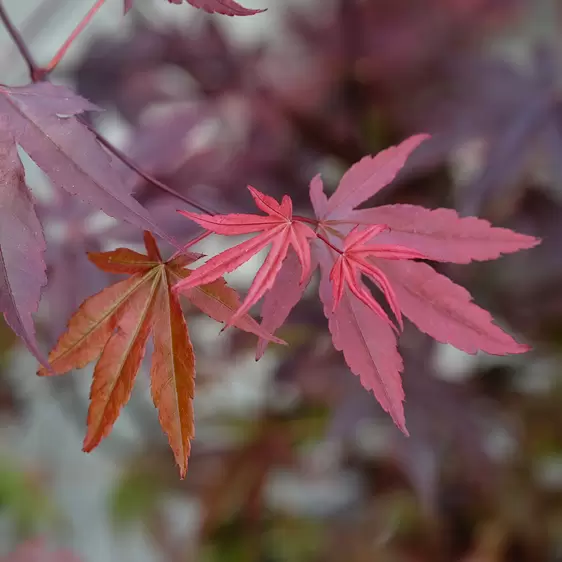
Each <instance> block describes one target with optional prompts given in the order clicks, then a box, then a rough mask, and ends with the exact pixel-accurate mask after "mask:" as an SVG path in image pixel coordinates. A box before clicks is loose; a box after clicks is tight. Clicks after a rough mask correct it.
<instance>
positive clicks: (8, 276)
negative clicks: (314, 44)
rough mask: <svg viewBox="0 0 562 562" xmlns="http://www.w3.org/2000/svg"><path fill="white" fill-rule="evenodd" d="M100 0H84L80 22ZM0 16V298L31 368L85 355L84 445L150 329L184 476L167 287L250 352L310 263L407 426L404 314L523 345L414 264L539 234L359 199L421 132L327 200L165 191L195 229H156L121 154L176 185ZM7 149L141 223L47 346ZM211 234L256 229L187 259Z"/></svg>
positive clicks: (354, 349) (270, 329)
mask: <svg viewBox="0 0 562 562" xmlns="http://www.w3.org/2000/svg"><path fill="white" fill-rule="evenodd" d="M169 2H170V3H173V4H181V3H182V2H181V0H169ZM102 3H103V2H97V3H96V4H95V6H94V8H93V9H92V10H91V11H90V12H89V13H88V15H87V16H86V18H85V20H84V21H85V22H87V20H88V19H89V18H91V16H92V15H93V14H94V13H95V12H96V10H97V9H99V6H101V4H102ZM189 3H190V4H192V5H193V6H195V7H197V8H201V9H203V10H206V11H207V12H211V13H213V12H216V13H220V14H226V15H230V16H234V15H251V14H256V13H258V12H260V11H262V10H250V9H246V8H243V7H241V6H240V5H239V4H237V3H235V2H233V1H231V0H208V1H200V0H189ZM132 5H133V2H132V1H131V0H125V4H124V7H125V11H128V10H129V9H131V8H132ZM0 15H1V16H2V19H3V21H4V23H5V25H6V27H7V28H8V30H9V31H10V33H11V34H12V37H13V39H14V40H15V41H16V43H17V44H18V45H19V46H20V50H21V52H22V55H23V56H24V57H26V60H27V62H28V65H29V67H30V71H31V76H32V79H33V80H34V83H32V84H29V85H27V86H21V87H8V86H1V87H0V118H1V126H0V171H1V173H2V177H3V181H2V185H1V187H0V309H1V310H2V312H3V313H4V316H5V318H6V321H7V322H8V324H9V325H10V326H11V328H12V329H13V330H14V332H15V333H16V334H17V335H18V336H20V337H21V338H22V340H23V341H24V342H25V344H26V345H27V347H28V348H29V350H30V351H31V352H32V353H34V354H35V356H36V357H37V359H38V360H39V361H40V362H41V363H42V366H41V368H40V370H39V374H40V375H43V376H49V375H54V374H62V373H65V372H68V371H69V370H71V369H75V368H82V367H84V366H85V365H86V364H88V363H90V362H92V361H96V367H95V370H94V375H93V382H92V387H91V395H90V398H91V404H90V409H89V412H88V420H87V426H88V429H87V435H86V438H85V441H84V450H85V451H91V450H92V449H93V448H94V447H96V446H97V445H98V444H99V443H100V441H101V440H102V439H103V438H104V437H106V436H107V435H108V434H109V432H110V430H111V428H112V426H113V424H114V423H115V421H116V419H117V417H118V415H119V411H120V409H121V408H122V406H124V405H125V403H126V402H127V401H128V399H129V397H130V395H131V391H132V387H133V383H134V380H135V377H136V375H137V373H138V371H139V368H140V364H141V362H142V360H143V357H144V354H145V348H146V345H147V342H148V339H149V337H150V336H152V338H153V342H154V351H153V354H152V365H151V390H152V398H153V402H154V405H155V407H156V408H157V410H158V413H159V419H160V423H161V425H162V428H163V430H164V431H165V432H166V434H167V435H168V438H169V442H170V446H171V448H172V450H173V452H174V455H175V458H176V462H177V464H178V465H179V468H180V475H181V477H182V478H183V477H184V476H185V474H186V472H187V464H188V456H189V451H190V442H191V440H192V438H193V436H194V420H193V404H192V402H193V398H194V393H195V355H194V350H193V347H192V345H191V342H190V338H189V333H188V326H187V323H186V320H185V318H184V315H183V312H182V308H181V305H180V301H179V296H180V295H183V296H185V297H186V298H187V299H188V300H189V301H190V303H191V304H193V305H195V306H196V307H197V308H199V309H200V310H201V311H202V312H203V313H204V314H206V315H208V316H209V317H211V318H212V319H214V320H216V321H218V322H223V323H225V327H227V326H230V325H232V326H236V327H237V328H240V329H242V330H245V331H247V332H249V333H252V334H254V335H256V336H258V338H259V340H258V344H257V352H256V359H259V358H260V357H261V356H262V355H263V353H264V351H265V348H266V346H267V344H268V343H269V342H275V343H278V344H279V343H284V342H283V341H282V340H280V339H279V338H277V337H276V336H275V335H274V332H275V331H276V330H278V329H279V328H280V327H281V326H282V325H283V323H284V322H285V321H286V319H287V318H288V315H289V313H290V312H291V310H292V309H293V308H294V307H295V306H296V305H297V303H298V302H299V301H300V300H301V298H302V296H303V293H304V291H305V289H306V287H307V285H308V284H309V283H310V281H311V279H312V278H313V275H314V273H315V272H316V270H317V269H319V272H320V284H319V297H320V301H321V303H322V305H323V310H324V314H325V316H326V318H327V320H328V327H329V330H330V333H331V335H332V341H333V345H334V347H335V348H336V349H337V350H339V351H341V352H342V353H343V356H344V358H345V361H346V362H347V364H348V366H349V368H350V370H351V371H352V372H353V373H354V374H355V375H357V376H358V377H359V379H360V381H361V383H362V385H363V386H364V387H365V388H366V389H367V390H370V391H372V392H373V393H374V395H375V397H376V399H377V400H378V402H379V403H380V404H381V406H382V408H383V409H384V410H385V411H387V412H388V413H389V414H390V415H391V416H392V419H393V420H394V422H395V423H396V425H397V426H398V427H399V428H400V429H401V430H402V431H403V432H404V433H407V429H406V421H405V414H404V407H403V400H404V392H403V389H402V382H401V372H402V370H403V362H402V358H401V356H400V354H399V352H398V348H397V335H399V334H400V332H401V331H402V329H403V327H404V322H403V316H405V317H406V318H408V319H409V320H410V321H411V322H412V323H413V324H415V325H416V326H417V327H418V328H419V329H420V330H421V331H422V332H424V333H426V334H428V335H430V336H431V337H433V338H434V339H436V340H437V341H439V342H444V343H449V344H451V345H453V346H455V347H457V348H458V349H461V350H463V351H465V352H467V353H476V352H478V351H484V352H487V353H490V354H495V355H505V354H517V353H524V352H526V351H527V350H528V349H529V346H527V345H524V344H520V343H517V342H516V341H515V340H514V339H513V338H512V337H511V336H510V335H509V334H507V333H505V332H504V331H503V330H502V329H500V328H499V327H498V326H497V325H496V324H494V323H493V320H492V317H491V315H490V314H489V313H488V312H487V311H485V310H483V309H481V308H479V307H478V306H477V305H476V304H474V303H473V302H472V297H471V295H470V294H469V293H468V292H467V291H466V290H465V289H464V288H463V287H461V286H459V285H456V284H455V283H453V282H452V281H451V280H450V279H449V278H448V277H446V276H444V275H441V274H440V273H438V272H437V271H435V269H433V267H432V266H431V265H429V264H428V263H426V262H427V261H430V262H451V263H459V264H466V263H469V262H471V261H484V260H494V259H497V258H499V257H500V256H501V255H503V254H509V253H513V252H517V251H519V250H522V249H529V248H532V247H534V246H535V245H537V244H538V243H539V240H538V239H537V238H535V237H532V236H527V235H523V234H518V233H516V232H513V231H511V230H508V229H505V228H496V227H493V226H492V225H491V224H490V223H489V222H488V221H486V220H483V219H478V218H474V217H460V216H459V215H458V214H457V213H456V212H455V211H453V210H451V209H444V208H438V209H426V208H424V207H420V206H416V205H409V204H397V205H382V206H378V207H362V205H364V204H366V203H368V202H369V201H370V200H371V199H372V198H373V197H374V196H375V195H377V194H378V192H379V191H380V190H381V189H382V188H383V187H385V186H386V185H388V184H390V183H391V182H392V181H393V180H394V179H395V177H396V176H397V174H398V173H399V172H400V170H401V169H402V168H403V167H404V165H405V163H406V160H407V159H408V157H409V156H410V155H411V154H412V153H413V152H414V151H415V150H416V149H417V148H418V147H419V146H420V144H422V143H423V142H424V141H426V140H427V138H428V136H427V135H422V134H417V135H413V136H411V137H409V138H407V139H406V140H405V141H404V142H402V143H401V144H399V145H398V146H394V147H391V148H388V149H386V150H383V151H382V152H379V153H378V154H376V155H375V156H365V157H363V158H361V159H360V160H359V161H357V162H356V163H354V164H353V165H352V166H351V167H350V168H349V169H348V170H347V171H346V172H345V174H344V175H343V177H342V178H341V181H340V183H339V185H338V187H337V189H336V190H335V191H334V192H333V193H332V194H331V195H330V196H329V197H328V196H327V195H326V193H325V192H324V188H323V185H322V181H321V179H320V176H315V177H313V178H312V180H311V181H310V189H309V194H310V203H311V206H312V212H311V216H301V215H297V214H294V213H293V201H292V199H291V198H290V197H289V196H288V195H284V196H283V197H282V199H281V201H280V202H279V201H277V200H276V199H274V198H273V197H271V196H269V195H266V194H264V193H262V192H260V191H258V189H256V188H255V187H251V186H250V187H249V188H248V189H249V191H250V194H251V196H252V197H253V200H254V202H255V204H256V206H257V207H258V209H259V210H260V211H261V213H262V214H241V213H231V214H218V213H215V212H211V210H210V209H207V208H205V207H204V206H202V205H200V204H199V203H197V202H196V201H193V200H191V199H187V198H185V197H183V196H180V195H179V194H176V195H177V196H178V198H181V199H183V200H184V203H186V204H188V205H190V206H191V207H192V208H195V209H197V210H198V211H199V212H197V213H196V212H192V211H181V214H182V215H183V216H184V217H186V218H187V219H188V220H189V221H191V222H192V223H195V224H196V225H198V226H199V227H202V228H203V229H204V230H203V233H202V234H201V235H199V236H197V237H195V238H193V237H192V239H191V240H189V239H188V241H187V243H185V245H183V246H182V243H184V241H182V240H179V241H178V240H177V237H176V236H173V235H172V234H170V233H169V232H168V228H167V227H166V226H165V221H162V220H156V219H155V218H154V217H153V216H152V214H151V213H150V212H149V211H148V210H147V209H146V208H145V207H143V205H141V203H139V201H138V200H137V199H136V198H135V197H134V196H133V194H132V188H131V184H130V183H128V182H127V181H125V180H124V179H123V175H122V174H120V170H121V171H122V168H123V165H125V166H126V167H127V168H128V169H129V171H132V172H134V173H136V174H138V175H140V176H142V177H143V178H144V179H146V180H147V181H148V182H149V183H150V184H151V185H152V187H153V188H158V189H160V190H162V191H166V192H168V193H171V194H172V195H173V194H174V191H173V189H172V188H170V187H169V186H167V185H166V184H164V183H162V182H160V181H158V180H156V179H155V178H153V177H152V176H151V175H149V174H148V173H146V172H145V171H144V170H143V169H142V168H141V167H139V165H138V164H136V163H135V162H133V161H132V160H130V159H129V158H128V157H127V156H125V155H124V154H123V153H121V152H120V151H119V150H117V149H116V148H115V147H113V146H112V145H111V144H110V143H108V141H107V140H106V139H104V137H102V136H101V135H99V134H98V133H97V132H96V131H95V130H94V129H93V128H92V127H90V125H88V124H87V122H86V121H85V120H84V119H83V117H82V113H84V112H86V111H96V110H98V108H97V106H95V105H93V104H92V103H90V102H89V101H88V100H86V99H85V98H83V97H81V96H79V95H77V94H75V93H74V92H73V91H71V90H70V89H68V88H66V87H63V86H55V85H53V84H51V83H50V82H48V81H47V75H48V73H49V72H50V71H52V70H53V69H54V68H55V66H56V64H57V62H58V61H59V60H60V59H61V58H62V56H63V55H64V53H65V52H66V49H68V46H69V44H70V43H69V42H67V43H65V45H64V46H63V48H62V50H61V51H59V52H58V53H57V55H55V57H54V59H53V61H52V62H51V63H50V64H49V65H48V66H47V67H45V68H40V67H38V66H37V65H36V64H35V63H34V61H33V59H32V58H31V56H30V55H29V53H28V52H27V49H26V48H25V46H24V45H23V43H22V41H21V38H20V36H19V35H18V34H17V32H16V31H15V29H14V28H13V26H12V24H11V22H9V20H8V19H7V16H6V14H5V13H4V11H3V9H2V11H1V12H0ZM81 25H82V24H81ZM84 25H85V24H84ZM79 28H80V29H81V27H80V26H79ZM79 28H77V30H78V32H77V33H75V34H73V35H72V36H71V39H72V40H73V39H74V38H75V37H76V36H77V35H78V33H79V30H80V29H79ZM18 146H19V147H21V148H22V149H23V150H24V151H25V152H26V153H27V154H28V155H29V156H30V157H31V159H32V160H33V161H34V162H35V163H36V164H37V165H38V166H39V167H40V168H41V169H42V170H43V172H45V174H46V175H47V176H48V177H49V178H50V180H51V182H52V183H53V185H54V186H55V187H57V188H59V189H61V190H64V191H65V192H66V193H68V194H70V195H72V196H76V197H78V198H79V199H81V200H82V201H84V202H86V203H88V204H89V205H91V206H92V207H94V208H95V209H98V210H102V211H103V212H104V213H106V214H107V215H110V216H112V217H114V218H116V219H118V220H123V221H127V222H128V223H130V224H131V225H133V226H135V227H138V228H139V229H142V230H144V231H145V232H144V241H145V246H146V254H140V253H138V252H135V251H133V250H130V249H127V248H119V249H117V250H114V251H112V252H96V253H90V254H89V256H88V257H89V259H90V261H91V262H93V263H94V264H95V265H96V266H97V267H98V268H99V269H101V270H102V271H105V272H109V273H117V274H127V275H129V277H128V278H127V279H125V280H122V281H119V282H117V283H115V284H114V285H111V286H110V287H107V288H105V289H103V290H102V291H100V292H98V293H97V294H95V295H94V296H91V297H89V298H87V299H86V300H85V301H84V302H83V304H82V305H81V306H80V307H79V308H78V310H77V311H76V312H75V313H74V314H73V315H72V317H71V318H70V320H69V322H68V329H67V330H66V331H65V332H64V334H63V335H62V336H61V337H60V339H59V341H58V343H57V344H56V346H55V347H54V349H53V350H52V351H51V353H50V354H49V356H48V358H46V357H44V356H43V354H42V352H41V350H40V347H39V345H38V343H37V341H36V335H35V329H34V324H33V319H32V315H33V314H34V313H35V312H36V311H37V309H38V305H39V299H40V293H41V289H42V287H43V286H44V285H45V283H46V281H47V279H46V274H45V271H46V264H45V258H44V254H45V250H46V244H45V239H44V236H43V230H42V226H41V224H40V221H39V219H38V217H37V214H36V212H35V208H34V203H33V199H32V196H31V194H30V192H29V190H28V187H27V185H26V181H25V172H24V168H23V165H22V163H21V161H20V158H19V156H18V151H17V147H18ZM211 233H213V234H217V235H221V236H232V235H236V236H238V235H247V234H254V235H255V236H253V237H251V238H249V239H248V240H245V241H244V242H242V243H240V244H238V245H236V246H234V247H232V248H230V249H228V250H225V251H224V252H221V253H219V254H218V255H216V256H212V257H210V259H208V261H206V262H205V263H204V264H203V265H200V266H198V267H195V268H193V264H194V262H196V261H197V260H198V259H201V257H202V256H201V255H200V254H194V253H192V252H190V250H189V248H191V247H192V246H193V245H194V244H196V243H197V242H199V241H201V240H202V239H204V238H206V237H207V236H208V235H210V234H211ZM154 235H156V236H159V237H160V238H161V239H163V240H164V241H167V242H168V243H170V244H171V245H172V246H173V247H174V250H175V254H174V255H173V257H172V258H170V259H168V260H164V259H163V258H162V255H161V253H160V250H159V249H158V247H157V244H156V240H155V238H154ZM186 237H187V236H186ZM268 247H269V253H268V255H267V257H266V258H265V261H264V263H263V265H262V266H261V268H260V269H259V271H258V272H257V274H256V276H255V278H254V280H253V281H252V284H251V286H250V288H249V291H248V294H247V295H246V298H245V299H244V300H243V302H241V301H240V299H239V297H238V295H237V294H236V293H235V292H234V290H233V289H231V288H230V287H228V285H227V284H226V282H225V281H224V278H223V276H224V275H225V274H228V273H230V272H232V271H234V270H235V269H237V268H238V267H240V266H241V265H242V264H244V263H245V262H247V261H248V260H249V259H250V258H251V257H252V256H254V255H255V254H257V253H258V252H260V251H261V250H263V249H265V248H268ZM188 266H189V268H188ZM373 290H374V292H373ZM381 295H382V296H383V297H384V298H383V299H382V302H381V301H380V299H379V298H378V297H379V296H381ZM262 298H263V303H262V308H261V318H262V321H261V324H258V323H257V322H256V321H255V320H253V319H252V317H251V316H249V313H250V311H251V309H252V307H253V306H254V305H255V304H256V303H257V302H258V301H260V300H261V299H262Z"/></svg>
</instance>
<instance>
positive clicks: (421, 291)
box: [257, 135, 540, 432]
mask: <svg viewBox="0 0 562 562" xmlns="http://www.w3.org/2000/svg"><path fill="white" fill-rule="evenodd" d="M426 138H427V135H415V136H413V137H410V138H409V139H407V140H406V141H404V142H403V143H402V144H400V145H399V146H396V147H392V148H390V149H388V150H385V151H382V152H380V153H379V154H377V155H376V156H374V157H370V156H368V157H365V158H363V159H362V160H360V161H359V162H358V163H356V164H355V165H353V166H352V167H351V168H350V169H349V170H348V171H347V172H346V173H345V174H344V176H343V178H342V179H341V181H340V184H339V186H338V188H337V189H336V191H335V192H334V194H333V195H332V196H331V197H330V198H329V199H328V198H327V197H326V195H325V194H324V191H323V187H322V181H321V179H320V177H319V176H316V177H315V178H313V180H312V181H311V182H310V199H311V202H312V205H313V208H314V210H315V214H316V216H317V218H318V227H317V233H318V236H319V237H320V238H321V240H317V241H316V242H314V244H313V252H312V262H313V264H316V263H319V265H320V271H321V282H320V298H321V300H322V302H323V304H324V313H325V315H326V317H327V318H328V321H329V328H330V332H331V334H332V339H333V342H334V346H335V347H336V348H337V349H338V350H340V351H342V352H343V354H344V358H345V360H346V362H347V364H348V365H349V367H350V369H351V370H352V372H353V373H355V374H356V375H357V376H359V377H360V380H361V383H362V384H363V386H364V387H365V388H367V389H369V390H372V391H373V392H374V394H375V397H376V398H377V400H378V401H379V402H380V404H381V406H382V407H383V408H384V409H385V410H386V411H388V412H389V413H390V414H391V416H392V418H393V420H394V421H395V423H396V424H397V425H398V427H400V428H401V429H402V430H403V431H404V432H405V431H406V429H405V419H404V411H403V405H402V401H403V398H404V393H403V391H402V386H401V382H400V372H401V370H402V361H401V359H400V356H399V355H398V351H397V349H396V337H395V335H394V334H393V332H392V329H391V328H390V326H389V320H388V317H387V315H386V313H385V312H384V310H383V309H382V308H381V306H380V305H379V304H378V302H377V301H376V300H375V299H374V297H373V296H372V294H370V293H369V292H368V291H367V289H366V287H365V286H363V285H362V284H361V283H360V278H359V275H360V274H366V275H367V276H369V277H371V278H372V279H373V280H374V281H375V283H376V284H377V285H378V286H379V288H381V289H382V292H383V294H384V295H385V296H386V298H387V300H388V303H389V305H390V308H391V310H392V311H393V313H394V315H395V316H396V318H397V320H398V322H399V325H400V326H401V314H404V315H405V316H406V317H408V318H409V319H410V320H411V321H412V322H413V323H414V324H415V325H416V326H417V327H418V328H419V329H420V330H421V331H423V332H425V333H427V334H429V335H430V336H432V337H433V338H435V339H436V340H438V341H440V342H446V343H450V344H452V345H454V346H455V347H457V348H459V349H461V350H463V351H466V352H468V353H475V352H477V351H479V350H482V351H485V352H487V353H491V354H496V355H505V354H507V353H524V352H525V351H527V350H528V349H529V347H528V346H526V345H521V344H518V343H517V342H515V341H514V340H513V338H512V337H511V336H509V335H508V334H506V333H504V332H503V331H502V330H501V329H500V328H499V327H498V326H496V325H494V324H493V323H492V317H491V315H490V314H489V313H488V312H486V311H485V310H482V309H481V308H479V307H478V306H476V305H475V304H473V303H472V302H471V297H470V295H469V293H468V292H467V291H466V290H465V289H463V288H462V287H460V286H458V285H455V284H454V283H453V282H452V281H450V280H449V279H448V278H446V277H444V276H443V275H440V274H438V273H437V272H435V271H434V270H433V269H432V268H431V267H430V266H429V265H427V264H425V263H419V262H416V261H412V260H415V259H424V258H425V259H431V260H439V261H448V262H457V263H468V262H470V261H472V260H487V259H495V258H497V257H499V256H500V255H502V254H507V253H512V252H516V251H518V250H520V249H526V248H531V247H533V246H535V245H536V244H538V243H539V242H540V241H539V240H538V239H536V238H534V237H531V236H525V235H523V234H518V233H515V232H512V231H511V230H507V229H503V228H494V227H492V226H491V225H490V223H489V222H487V221H484V220H481V219H477V218H474V217H466V218H460V217H459V216H458V215H457V213H456V212H455V211H453V210H451V209H436V210H429V209H424V208H423V207H417V206H414V205H386V206H382V207H378V208H372V209H360V210H356V209H355V207H357V206H358V205H360V204H361V203H363V202H364V201H366V200H368V199H369V198H371V197H372V196H373V195H375V194H376V193H377V192H378V191H379V190H380V189H382V188H383V187H384V186H385V185H387V184H388V183H389V182H391V181H392V180H393V179H394V177H395V176H396V175H397V173H398V171H399V170H400V169H401V167H402V166H403V165H404V163H405V161H406V159H407V158H408V156H409V155H410V154H411V152H413V150H415V149H416V148H417V147H418V146H419V144H420V143H421V142H423V141H424V140H425V139H426ZM361 225H363V228H361ZM374 236H376V239H377V242H378V244H369V245H367V244H366V242H367V241H368V240H369V239H370V238H372V237H374ZM342 242H343V243H342ZM325 243H327V245H326V244H325ZM291 267H292V268H293V273H294V264H293V265H291ZM303 291H304V288H303V287H299V286H296V284H295V281H294V280H293V281H292V283H291V282H289V281H287V275H285V278H284V282H283V283H275V284H274V285H273V287H272V290H271V291H270V293H268V295H267V297H266V300H265V301H264V306H263V307H262V318H263V320H262V325H263V326H264V327H267V329H268V331H270V332H274V331H275V330H276V329H277V328H278V327H279V326H280V325H281V324H282V323H283V322H284V320H285V319H286V318H287V316H288V315H289V313H290V311H291V309H292V308H293V307H294V306H295V305H296V303H297V302H298V300H299V299H300V297H301V296H302V293H303ZM266 345H267V342H265V341H260V342H259V343H258V352H257V357H258V358H259V357H260V356H261V355H262V354H263V351H264V349H265V346H266Z"/></svg>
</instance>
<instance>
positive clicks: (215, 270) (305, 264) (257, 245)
mask: <svg viewBox="0 0 562 562" xmlns="http://www.w3.org/2000/svg"><path fill="white" fill-rule="evenodd" d="M248 189H249V190H250V193H251V194H252V197H253V198H254V201H255V203H256V205H257V207H258V208H259V209H260V210H261V211H263V212H264V213H266V216H263V215H243V214H232V215H199V214H197V213H190V212H188V211H179V212H180V213H181V214H182V215H184V216H186V217H187V218H189V219H191V220H193V221H195V222H196V223H197V224H199V225H200V226H202V227H204V228H205V229H207V230H208V231H210V232H214V233H215V234H225V235H236V234H251V233H255V232H260V233H261V234H258V235H257V236H255V237H254V238H250V239H249V240H246V241H245V242H242V243H241V244H238V245H237V246H235V247H234V248H230V249H228V250H225V251H224V252H221V253H220V254H218V255H217V256H215V257H213V258H211V259H210V260H209V261H207V262H206V263H205V264H204V265H202V266H201V267H199V268H197V269H196V270H195V271H194V272H193V273H192V274H191V275H190V276H189V277H187V278H186V279H183V280H182V281H180V282H179V283H177V284H176V285H175V286H174V289H175V290H176V291H180V292H182V291H186V290H188V289H191V288H193V287H196V286H198V285H204V284H207V283H211V282H213V281H215V280H216V279H219V278H220V277H222V276H223V275H224V274H225V273H229V272H231V271H233V270H235V269H236V268H238V267H240V266H241V265H242V264H243V263H245V262H247V261H248V260H249V259H250V258H251V257H252V256H254V255H255V254H257V253H258V252H259V251H260V250H262V249H263V248H265V247H266V246H268V245H270V244H271V249H270V251H269V254H268V255H267V258H266V259H265V261H264V263H263V265H262V267H261V268H260V269H259V271H258V273H257V275H256V277H255V279H254V281H253V283H252V285H251V286H250V290H249V291H248V295H247V296H246V299H245V301H244V302H243V303H242V306H241V307H240V308H239V309H238V310H237V312H236V314H234V316H232V318H231V319H230V320H229V322H228V324H227V326H229V325H231V324H232V323H233V322H235V321H236V320H237V319H238V318H239V317H240V316H241V315H242V314H245V313H246V312H248V310H249V309H250V308H251V307H252V306H253V305H254V304H255V303H256V302H257V301H259V300H260V299H261V298H262V297H263V295H264V294H265V293H266V291H267V290H268V289H270V288H271V286H272V285H273V282H274V281H275V277H276V276H277V274H278V273H279V271H280V269H281V266H282V265H283V261H284V260H285V258H286V257H287V252H288V251H289V247H292V248H293V250H294V251H295V253H296V255H297V257H298V260H299V262H300V265H301V270H302V271H301V277H300V281H301V284H302V283H304V281H305V279H307V278H309V276H310V272H311V267H312V266H311V258H310V245H309V243H308V239H310V238H315V237H316V234H315V233H314V231H313V230H312V229H311V228H310V227H309V226H307V225H306V224H303V223H302V222H300V221H298V220H293V204H292V201H291V198H290V197H288V196H287V195H285V196H284V197H283V200H282V201H281V203H280V204H279V203H278V202H277V201H275V199H273V198H272V197H269V196H267V195H264V194H263V193H261V192H260V191H258V190H257V189H255V188H253V187H251V186H248Z"/></svg>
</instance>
